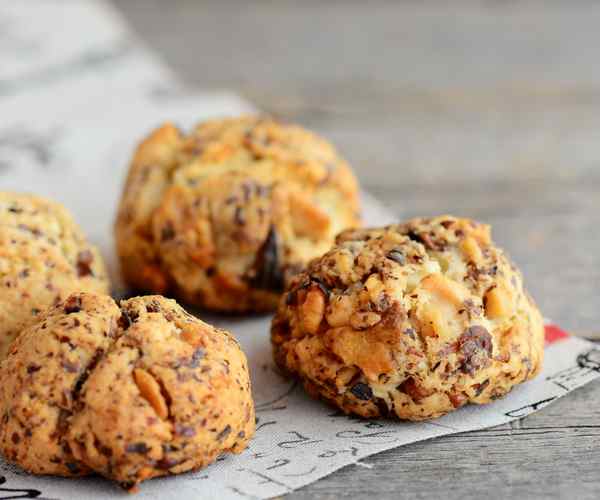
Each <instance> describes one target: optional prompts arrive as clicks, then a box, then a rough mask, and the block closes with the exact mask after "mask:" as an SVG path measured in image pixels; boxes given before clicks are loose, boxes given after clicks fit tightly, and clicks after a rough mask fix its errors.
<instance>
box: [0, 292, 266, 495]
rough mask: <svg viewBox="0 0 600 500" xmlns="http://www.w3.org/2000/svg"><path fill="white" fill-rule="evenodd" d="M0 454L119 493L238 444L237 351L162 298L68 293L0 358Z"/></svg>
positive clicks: (243, 368)
mask: <svg viewBox="0 0 600 500" xmlns="http://www.w3.org/2000/svg"><path fill="white" fill-rule="evenodd" d="M0 380H2V384H1V385H0V451H1V452H2V454H3V455H4V457H5V458H6V459H7V460H8V461H10V462H13V463H16V464H18V465H20V466H21V467H23V468H24V469H26V470H27V471H30V472H33V473H36V474H52V475H61V476H78V475H86V474H89V473H92V472H95V473H98V474H101V475H103V476H105V477H107V478H110V479H114V480H116V481H118V482H119V483H120V484H121V485H122V486H124V487H125V488H128V489H129V488H133V487H134V486H135V485H136V484H138V483H139V482H141V481H143V480H145V479H148V478H151V477H155V476H162V475H167V474H178V473H181V472H185V471H189V470H193V469H198V468H200V467H204V466H206V465H208V464H209V463H211V462H213V461H214V460H215V459H216V458H217V456H218V455H219V454H221V453H223V452H228V451H230V452H234V453H238V452H240V451H242V450H243V449H244V448H245V447H246V445H247V443H248V440H249V439H250V438H251V437H252V435H253V433H254V426H255V418H254V405H253V401H252V397H251V391H250V379H249V375H248V367H247V362H246V357H245V355H244V354H243V352H242V351H241V349H240V347H239V345H238V344H237V342H236V341H235V339H234V338H233V337H232V336H231V335H230V334H229V333H227V332H226V331H223V330H219V329H216V328H214V327H212V326H210V325H208V324H206V323H204V322H202V321H200V320H199V319H197V318H194V317H193V316H191V315H189V314H188V313H187V312H186V311H185V310H184V309H183V308H181V307H180V306H179V305H177V303H176V302H175V301H173V300H168V299H165V298H163V297H160V296H149V297H138V298H133V299H130V300H125V301H122V302H121V304H120V306H118V305H117V304H116V303H115V302H114V301H113V300H112V299H111V298H110V297H108V296H105V295H94V294H87V293H81V294H74V295H71V296H70V297H69V298H68V299H67V300H66V301H64V302H62V303H60V304H58V305H57V306H56V307H54V308H52V309H50V310H48V311H47V312H46V313H45V314H43V315H42V316H41V317H40V321H39V322H38V323H36V324H35V325H32V326H30V327H29V328H27V329H26V330H24V331H23V332H22V333H21V335H20V336H19V337H18V339H17V340H16V341H15V342H14V343H13V344H12V346H11V351H10V353H9V355H8V357H7V358H6V359H5V360H4V361H3V362H2V363H1V364H0Z"/></svg>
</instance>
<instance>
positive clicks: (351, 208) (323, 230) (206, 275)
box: [115, 117, 359, 312]
mask: <svg viewBox="0 0 600 500" xmlns="http://www.w3.org/2000/svg"><path fill="white" fill-rule="evenodd" d="M357 191H358V188H357V183H356V180H355V178H354V176H353V174H352V172H351V170H350V168H349V167H348V165H347V164H346V163H345V162H344V161H343V160H342V159H341V158H340V157H339V156H338V154H337V152H336V151H335V150H334V148H333V147H332V146H331V145H330V144H329V143H327V142H326V141H324V140H323V139H321V138H319V137H318V136H316V135H314V134H312V133H310V132H308V131H306V130H304V129H302V128H300V127H297V126H292V125H284V124H281V123H278V122H276V121H274V120H272V119H268V118H257V117H243V118H236V119H220V120H213V121H208V122H205V123H203V124H201V125H199V126H198V127H197V128H196V129H194V130H193V131H192V132H191V133H190V134H188V135H184V134H182V133H181V132H180V131H179V130H178V129H176V128H175V127H174V126H173V125H171V124H166V125H164V126H162V127H161V128H159V129H158V130H156V131H155V132H153V133H152V134H151V135H150V136H149V137H148V138H146V139H145V140H144V141H143V142H142V143H141V144H140V146H139V147H138V149H137V151H136V153H135V155H134V157H133V160H132V162H131V166H130V170H129V175H128V178H127V181H126V183H125V187H124V190H123V195H122V199H121V204H120V208H119V213H118V217H117V221H116V224H115V232H116V241H117V250H118V253H119V256H120V259H121V267H122V271H123V275H124V277H125V279H126V281H127V282H128V283H129V284H130V285H131V286H132V287H134V288H136V289H140V290H146V291H151V292H154V293H163V294H164V293H170V294H174V295H176V296H178V297H179V298H181V299H182V300H185V301H186V302H188V303H191V304H195V305H198V306H201V307H205V308H208V309H213V310H221V311H230V312H247V311H268V310H273V309H274V308H275V307H276V305H277V300H278V298H279V296H280V294H281V292H282V291H283V288H284V284H285V282H286V281H287V279H288V278H289V277H290V276H291V275H293V274H295V273H296V272H297V271H298V270H299V269H300V268H302V267H303V266H304V265H305V264H306V263H307V262H308V261H309V260H310V259H311V258H313V257H315V256H317V255H320V254H322V253H323V252H325V251H326V250H327V249H328V248H329V247H330V246H331V244H332V243H333V241H334V238H335V235H336V234H337V233H338V232H340V231H341V230H343V229H346V228H348V227H355V226H356V225H357V224H358V221H359V220H358V215H357V214H358V192H357Z"/></svg>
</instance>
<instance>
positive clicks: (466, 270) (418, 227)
mask: <svg viewBox="0 0 600 500" xmlns="http://www.w3.org/2000/svg"><path fill="white" fill-rule="evenodd" d="M271 336H272V343H273V348H274V356H275V360H276V362H277V363H278V365H279V366H280V367H281V368H282V369H283V370H284V371H286V372H288V373H291V374H292V375H294V376H297V377H298V378H300V379H301V380H302V381H303V383H304V386H305V388H306V390H307V391H308V392H309V393H310V394H311V395H313V396H315V397H320V398H323V399H325V400H327V401H329V402H331V403H333V404H334V405H336V406H338V407H339V408H341V409H342V410H343V411H345V412H347V413H354V414H357V415H360V416H363V417H380V416H391V417H398V418H400V419H408V420H422V419H428V418H434V417H438V416H441V415H444V414H446V413H448V412H450V411H452V410H454V409H455V408H458V407H461V406H463V405H465V404H468V403H477V404H483V403H488V402H490V401H491V400H494V399H497V398H499V397H502V396H504V395H505V394H506V393H508V392H509V391H510V390H511V388H512V387H513V386H515V385H516V384H519V383H521V382H524V381H525V380H528V379H530V378H533V377H534V376H536V375H537V374H538V373H539V371H540V370H541V367H542V361H543V349H544V328H543V322H542V317H541V315H540V312H539V310H538V309H537V307H536V305H535V304H534V302H533V300H532V299H531V298H530V296H529V295H528V294H527V292H526V291H525V290H524V288H523V281H522V276H521V274H520V272H519V271H518V270H517V269H516V268H515V267H514V265H513V264H512V263H511V262H510V260H509V259H508V257H506V256H505V254H504V253H503V252H502V251H501V250H500V249H498V248H497V247H496V246H495V245H494V243H493V242H492V241H491V239H490V230H489V227H488V226H486V225H483V224H478V223H476V222H473V221H471V220H468V219H459V218H456V217H451V216H440V217H434V218H421V219H413V220H410V221H408V222H406V223H402V224H398V225H393V226H388V227H385V228H380V229H356V230H348V231H345V232H343V233H342V234H340V235H339V236H338V238H337V243H336V245H335V246H334V247H333V249H331V250H330V251H329V252H327V253H326V254H325V255H324V256H323V257H321V258H318V259H315V260H314V261H313V262H311V263H310V265H309V266H308V268H307V270H306V271H305V272H303V273H301V274H299V275H298V276H296V277H295V278H294V279H293V282H292V284H291V285H290V287H289V289H288V291H287V293H286V294H284V296H283V297H282V299H281V301H280V305H279V309H278V311H277V314H276V316H275V318H274V320H273V324H272V331H271Z"/></svg>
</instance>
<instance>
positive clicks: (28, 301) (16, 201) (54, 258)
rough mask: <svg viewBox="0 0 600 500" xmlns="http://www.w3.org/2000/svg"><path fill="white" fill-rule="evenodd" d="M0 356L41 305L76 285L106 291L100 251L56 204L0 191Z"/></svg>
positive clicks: (58, 298)
mask: <svg viewBox="0 0 600 500" xmlns="http://www.w3.org/2000/svg"><path fill="white" fill-rule="evenodd" d="M0 290H1V292H0V360H2V359H3V358H4V357H5V356H6V352H7V351H8V348H9V345H10V343H11V342H12V340H13V339H14V338H15V337H16V335H17V334H18V333H19V332H20V331H21V330H23V328H25V327H26V326H28V325H30V324H31V323H33V322H35V321H36V320H37V317H38V315H39V314H40V313H41V312H43V311H44V310H45V309H46V308H47V307H49V306H52V305H54V304H56V303H57V302H59V301H61V300H63V299H65V298H66V297H68V296H69V295H70V294H71V293H73V292H76V291H86V292H97V293H108V291H109V283H108V278H107V276H106V270H105V267H104V262H103V260H102V257H101V256H100V254H99V253H98V251H97V250H96V248H95V247H94V246H92V245H90V244H89V243H88V242H87V240H86V239H85V236H84V235H83V233H82V231H81V229H80V228H79V227H78V226H77V224H76V223H75V222H74V221H73V218H72V217H71V215H70V214H69V213H68V212H67V210H66V209H65V208H64V207H63V206H62V205H60V204H58V203H55V202H52V201H50V200H47V199H44V198H41V197H38V196H33V195H28V194H19V193H10V192H0Z"/></svg>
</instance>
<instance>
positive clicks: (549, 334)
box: [545, 325, 570, 345]
mask: <svg viewBox="0 0 600 500" xmlns="http://www.w3.org/2000/svg"><path fill="white" fill-rule="evenodd" d="M545 328H546V345H550V344H554V342H558V341H560V340H564V339H568V338H569V336H570V335H569V334H568V333H567V332H565V331H564V330H561V329H560V328H559V327H558V326H556V325H546V326H545Z"/></svg>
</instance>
